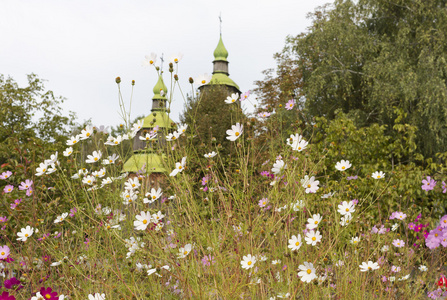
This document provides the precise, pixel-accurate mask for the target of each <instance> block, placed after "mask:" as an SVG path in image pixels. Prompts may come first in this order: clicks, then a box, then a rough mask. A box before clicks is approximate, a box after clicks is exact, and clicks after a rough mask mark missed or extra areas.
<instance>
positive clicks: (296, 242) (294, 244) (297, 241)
mask: <svg viewBox="0 0 447 300" xmlns="http://www.w3.org/2000/svg"><path fill="white" fill-rule="evenodd" d="M288 247H289V248H290V249H291V250H292V251H295V250H298V249H300V248H301V235H300V234H298V236H295V235H292V238H291V239H290V240H289V246H288Z"/></svg>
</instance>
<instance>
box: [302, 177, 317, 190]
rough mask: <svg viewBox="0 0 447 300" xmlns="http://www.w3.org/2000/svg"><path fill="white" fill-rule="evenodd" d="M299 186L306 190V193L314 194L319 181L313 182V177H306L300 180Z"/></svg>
mask: <svg viewBox="0 0 447 300" xmlns="http://www.w3.org/2000/svg"><path fill="white" fill-rule="evenodd" d="M301 184H302V186H303V188H305V189H306V193H315V192H316V191H317V190H318V189H319V186H318V185H319V184H320V181H318V180H315V176H312V177H310V178H309V176H307V175H306V176H304V179H301Z"/></svg>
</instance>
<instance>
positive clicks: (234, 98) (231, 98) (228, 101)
mask: <svg viewBox="0 0 447 300" xmlns="http://www.w3.org/2000/svg"><path fill="white" fill-rule="evenodd" d="M238 99H239V94H237V93H236V94H231V96H228V97H227V99H225V103H226V104H231V103H234V102H237V100H238Z"/></svg>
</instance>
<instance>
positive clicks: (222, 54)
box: [214, 36, 228, 61]
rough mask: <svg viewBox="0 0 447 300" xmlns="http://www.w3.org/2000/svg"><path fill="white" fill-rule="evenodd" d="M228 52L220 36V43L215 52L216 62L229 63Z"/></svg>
mask: <svg viewBox="0 0 447 300" xmlns="http://www.w3.org/2000/svg"><path fill="white" fill-rule="evenodd" d="M227 57H228V51H227V49H226V48H225V46H224V44H223V41H222V36H220V39H219V43H218V44H217V47H216V50H214V60H215V61H216V60H221V61H227Z"/></svg>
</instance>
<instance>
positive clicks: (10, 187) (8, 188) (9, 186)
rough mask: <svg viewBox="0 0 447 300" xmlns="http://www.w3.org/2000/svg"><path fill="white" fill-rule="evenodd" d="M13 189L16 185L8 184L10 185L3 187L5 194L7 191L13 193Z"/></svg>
mask: <svg viewBox="0 0 447 300" xmlns="http://www.w3.org/2000/svg"><path fill="white" fill-rule="evenodd" d="M13 190H14V186H12V185H10V184H8V185H7V186H5V188H4V189H3V192H4V193H5V194H7V193H11V192H12V191H13Z"/></svg>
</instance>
